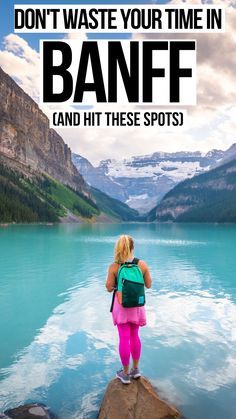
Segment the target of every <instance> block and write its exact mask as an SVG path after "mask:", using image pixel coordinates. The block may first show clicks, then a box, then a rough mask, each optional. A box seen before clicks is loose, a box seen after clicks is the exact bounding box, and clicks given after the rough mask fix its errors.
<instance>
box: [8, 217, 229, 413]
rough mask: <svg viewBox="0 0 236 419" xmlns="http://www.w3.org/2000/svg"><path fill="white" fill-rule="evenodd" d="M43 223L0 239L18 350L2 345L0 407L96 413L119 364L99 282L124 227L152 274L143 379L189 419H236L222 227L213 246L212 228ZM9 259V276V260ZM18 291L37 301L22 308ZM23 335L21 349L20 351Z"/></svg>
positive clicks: (143, 334) (10, 328) (225, 245)
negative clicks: (31, 405)
mask: <svg viewBox="0 0 236 419" xmlns="http://www.w3.org/2000/svg"><path fill="white" fill-rule="evenodd" d="M42 228H43V227H35V228H28V230H27V232H26V230H25V229H26V227H22V228H20V227H18V228H15V229H14V228H12V229H9V231H8V232H5V231H4V235H3V236H2V237H1V236H0V240H2V241H0V244H2V249H3V252H2V253H1V255H2V259H1V260H0V261H1V265H0V266H1V268H0V269H1V270H2V272H4V273H6V274H7V281H6V280H4V278H2V279H1V280H0V281H1V282H0V287H1V291H2V293H3V294H4V295H3V296H2V299H3V300H4V312H1V315H4V318H5V322H3V328H2V330H3V334H2V339H3V340H6V339H7V338H8V337H10V339H13V338H12V337H11V333H12V331H14V334H15V340H14V342H15V346H14V345H13V344H12V345H11V346H8V347H6V346H5V352H8V353H5V354H4V355H5V357H3V358H4V359H5V364H4V365H3V364H2V363H1V365H0V367H1V366H2V368H1V370H0V373H1V375H0V378H1V381H0V409H1V410H5V409H6V408H9V407H13V406H16V405H18V404H20V403H23V402H26V401H38V402H43V403H45V404H47V405H48V406H49V407H51V408H52V410H54V411H55V412H56V413H58V414H59V415H60V417H61V418H62V419H75V418H76V419H78V418H95V417H96V415H97V412H98V409H99V405H100V403H101V399H102V396H103V394H104V390H105V388H106V385H107V383H108V381H109V380H110V379H111V378H112V377H113V376H114V372H115V371H116V369H117V368H118V367H119V359H118V355H117V344H118V338H117V334H116V329H115V328H114V327H113V325H112V322H111V318H110V313H109V307H110V298H111V295H110V294H108V293H106V292H105V291H104V281H105V276H106V270H107V265H108V264H109V263H110V262H111V261H112V253H113V243H114V242H115V240H116V239H117V236H118V235H119V234H122V233H123V232H124V231H126V230H128V231H127V232H128V233H129V234H132V235H133V236H134V238H135V243H136V248H137V252H136V254H137V255H138V256H139V255H141V254H142V255H144V256H143V258H144V259H146V260H147V261H148V263H149V265H150V268H151V271H152V276H153V287H152V289H151V290H148V291H147V301H148V304H147V316H148V326H147V327H145V328H142V330H141V338H142V343H143V352H142V369H143V372H144V374H145V375H146V376H148V377H149V378H150V379H151V381H152V382H153V383H154V385H155V386H156V387H157V389H158V391H159V392H160V394H161V395H162V396H163V397H164V398H167V399H168V400H170V401H171V402H173V403H175V404H176V405H177V406H178V407H179V408H180V409H181V410H182V412H183V413H184V415H185V416H186V418H187V419H206V418H207V419H209V418H212V419H226V418H227V419H235V401H234V400H235V390H236V345H235V343H236V329H235V325H236V306H235V283H234V278H235V273H236V268H235V264H234V251H233V249H234V247H233V245H234V244H235V237H236V235H234V234H233V235H232V230H229V229H227V227H225V233H223V231H222V229H220V240H219V234H218V233H217V231H216V230H215V227H212V226H208V230H206V229H205V228H204V229H199V228H198V229H197V228H196V229H194V227H189V226H182V227H178V229H177V232H176V230H175V229H174V230H173V228H174V227H173V228H172V227H170V226H166V228H164V227H163V228H162V229H161V231H157V230H156V227H155V226H153V227H150V226H148V225H147V226H145V225H143V226H142V229H140V226H138V228H137V229H136V227H135V225H133V226H132V225H127V226H124V225H122V226H115V227H114V226H110V227H109V226H104V231H103V229H102V228H101V226H99V227H98V231H96V228H95V229H94V227H91V231H90V234H89V231H88V228H87V229H86V230H85V231H84V229H83V228H82V227H80V228H79V227H74V228H72V227H68V229H67V228H66V227H65V228H64V229H63V228H61V227H60V228H58V227H53V228H51V229H45V228H44V231H43V232H42ZM21 229H22V230H21ZM40 229H41V230H40ZM48 230H49V233H48ZM114 230H115V231H114ZM137 230H138V231H137ZM39 233H40V234H39ZM157 233H158V234H157ZM177 233H178V234H177ZM234 233H235V230H234ZM102 234H104V237H102ZM145 236H146V237H147V236H148V237H147V238H145ZM157 236H158V238H157ZM183 236H185V237H183ZM38 237H39V240H38V239H37V238H38ZM190 237H191V238H192V239H190ZM229 237H230V242H229ZM23 238H24V239H23ZM30 243H31V246H30ZM19 244H21V246H20V247H19ZM43 244H44V246H43ZM30 249H32V250H30ZM13 251H15V255H13V254H12V253H13ZM4 252H5V255H4ZM26 252H27V257H26ZM224 252H227V254H226V253H225V258H226V259H227V264H226V263H225V261H224V260H222V257H224ZM219 254H221V259H220V258H219V257H218V258H217V256H218V255H219ZM7 255H10V256H11V259H10V258H9V256H7ZM30 256H31V257H30ZM17 258H19V260H17ZM22 258H23V259H22ZM14 259H15V260H16V265H15V266H17V269H15V270H14V264H12V263H10V260H14ZM23 261H24V262H25V261H27V263H23ZM19 266H22V269H21V270H19ZM8 267H9V270H8ZM223 273H224V275H222V274H223ZM11 281H12V282H11ZM16 286H17V287H19V289H20V291H21V293H22V294H27V297H28V301H29V300H30V301H31V300H32V306H30V307H27V309H28V311H27V310H24V306H22V304H21V303H22V298H23V297H20V296H19V294H18V291H17V290H16ZM15 290H16V291H15ZM14 292H16V293H17V296H18V300H16V301H13V298H12V297H13V295H14ZM35 294H36V296H35ZM0 301H1V300H0ZM13 302H14V308H13V306H12V304H13ZM29 309H30V312H29ZM12 310H13V311H14V313H13V314H15V316H16V314H17V313H18V316H19V319H21V320H22V322H25V323H26V324H27V327H28V335H27V336H23V333H24V328H21V333H18V329H17V321H18V320H19V319H18V320H17V319H16V317H15V316H14V315H12V313H11V311H12ZM29 316H32V318H34V324H33V325H31V323H30V322H29V320H28V319H27V317H29ZM26 332H27V331H25V333H26ZM24 339H25V340H27V339H28V344H26V345H24V346H21V342H22V341H23V340H24Z"/></svg>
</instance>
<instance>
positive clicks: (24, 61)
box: [0, 0, 236, 164]
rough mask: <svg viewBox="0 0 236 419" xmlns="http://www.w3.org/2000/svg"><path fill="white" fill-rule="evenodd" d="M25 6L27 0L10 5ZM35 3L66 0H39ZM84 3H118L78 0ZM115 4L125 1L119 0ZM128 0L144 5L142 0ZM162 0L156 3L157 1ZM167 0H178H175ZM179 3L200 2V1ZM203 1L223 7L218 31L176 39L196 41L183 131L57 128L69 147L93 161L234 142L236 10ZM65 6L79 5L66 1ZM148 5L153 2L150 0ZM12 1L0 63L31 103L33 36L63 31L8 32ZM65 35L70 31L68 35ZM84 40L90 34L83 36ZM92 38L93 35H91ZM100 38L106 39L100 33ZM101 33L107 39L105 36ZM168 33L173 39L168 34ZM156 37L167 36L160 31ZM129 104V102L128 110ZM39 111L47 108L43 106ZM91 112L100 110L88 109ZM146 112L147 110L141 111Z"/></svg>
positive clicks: (35, 83) (1, 30)
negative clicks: (192, 102)
mask: <svg viewBox="0 0 236 419" xmlns="http://www.w3.org/2000/svg"><path fill="white" fill-rule="evenodd" d="M22 3H23V4H31V3H33V2H31V1H29V0H27V1H26V0H25V1H22V2H21V1H16V2H15V4H22ZM35 3H37V4H39V3H43V4H46V3H48V4H58V3H62V4H63V3H64V4H66V3H67V2H63V1H62V0H61V1H56V0H50V1H48V2H45V1H43V0H40V1H37V2H35ZM81 3H83V4H85V3H98V4H99V3H108V4H118V3H119V2H104V1H102V2H99V1H92V0H91V1H90V2H89V1H83V2H81ZM120 3H126V1H121V2H120ZM127 3H129V4H131V3H133V4H138V3H140V4H144V3H145V2H144V1H140V2H137V1H135V2H132V1H127ZM147 3H148V2H147ZM160 3H165V2H164V1H162V2H160V1H157V4H160ZM170 3H176V4H180V3H181V0H176V1H174V0H173V1H172V2H170ZM184 3H192V4H201V1H199V0H194V1H191V0H190V1H186V2H184ZM203 3H206V2H205V1H203ZM207 3H215V4H222V5H225V7H226V31H225V33H224V34H222V33H219V34H185V35H181V36H179V37H181V38H191V39H193V38H194V39H196V40H197V105H196V106H194V107H189V108H188V109H187V110H188V117H187V123H186V125H185V126H184V128H183V129H176V130H173V129H172V131H167V130H166V131H165V130H164V129H163V128H162V129H160V128H159V129H158V128H157V127H155V128H147V127H135V128H131V127H117V128H116V127H111V128H110V127H105V128H100V127H96V128H87V127H85V128H72V129H58V130H57V131H58V132H59V134H61V135H62V137H63V139H64V141H65V142H66V143H67V144H68V145H69V146H70V148H71V149H72V151H74V152H76V153H78V154H81V155H83V156H85V157H87V158H88V159H89V160H90V161H91V162H93V163H94V164H96V163H98V161H99V160H101V159H106V158H117V157H128V156H132V155H141V154H149V153H152V152H155V151H173V152H174V151H179V150H201V151H208V150H210V149H212V148H217V149H223V150H225V149H227V148H228V147H229V146H230V145H231V144H232V143H234V142H236V139H235V132H236V77H235V68H236V25H235V22H236V9H235V6H234V2H231V1H228V0H226V1H220V0H218V1H217V0H215V1H213V2H211V1H207ZM70 4H79V1H75V0H71V1H70ZM152 4H153V1H152ZM13 5H14V2H13V0H6V1H4V2H1V3H0V16H1V17H0V19H1V25H0V66H1V67H2V68H3V70H4V71H6V72H7V73H8V74H9V75H10V76H11V77H13V78H14V79H15V80H16V81H17V83H18V84H19V85H20V86H21V87H22V88H23V89H24V90H25V91H26V92H27V93H28V94H29V95H30V96H32V97H33V98H34V99H35V100H36V101H38V100H39V40H40V39H46V38H50V39H52V38H54V37H55V38H60V39H63V38H64V37H65V36H68V35H65V34H56V35H52V34H14V27H13V25H14V20H13ZM69 36H70V35H69ZM88 37H89V38H91V37H92V35H90V36H88ZM93 37H94V38H95V35H93ZM103 37H106V35H104V36H103ZM107 37H109V38H110V35H108V36H107ZM117 37H118V38H127V37H128V38H133V39H142V38H151V39H153V38H155V37H156V38H159V37H160V35H157V36H155V35H153V34H147V33H146V34H145V35H144V34H139V35H135V34H129V35H124V34H123V35H122V34H117ZM169 37H171V38H173V37H175V38H177V37H178V35H173V34H171V35H170V36H169ZM162 38H168V36H167V35H165V34H164V35H162ZM133 109H134V108H133V107H132V106H130V109H129V110H133ZM43 110H44V111H45V112H47V111H48V109H47V108H43ZM94 110H95V111H97V110H101V109H100V108H98V107H97V108H94ZM147 110H148V109H147Z"/></svg>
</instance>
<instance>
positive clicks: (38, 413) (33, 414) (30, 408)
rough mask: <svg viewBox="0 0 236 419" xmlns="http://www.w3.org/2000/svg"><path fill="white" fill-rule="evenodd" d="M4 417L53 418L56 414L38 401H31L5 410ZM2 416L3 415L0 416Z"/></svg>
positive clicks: (21, 418)
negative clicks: (52, 413)
mask: <svg viewBox="0 0 236 419" xmlns="http://www.w3.org/2000/svg"><path fill="white" fill-rule="evenodd" d="M4 414H5V415H7V416H3V418H9V419H10V418H11V419H52V418H55V416H54V415H53V416H52V415H51V414H50V413H49V410H48V409H47V408H46V407H45V406H43V405H41V404H38V403H30V404H26V405H23V406H19V407H16V408H14V409H9V410H6V412H4ZM0 418H1V416H0Z"/></svg>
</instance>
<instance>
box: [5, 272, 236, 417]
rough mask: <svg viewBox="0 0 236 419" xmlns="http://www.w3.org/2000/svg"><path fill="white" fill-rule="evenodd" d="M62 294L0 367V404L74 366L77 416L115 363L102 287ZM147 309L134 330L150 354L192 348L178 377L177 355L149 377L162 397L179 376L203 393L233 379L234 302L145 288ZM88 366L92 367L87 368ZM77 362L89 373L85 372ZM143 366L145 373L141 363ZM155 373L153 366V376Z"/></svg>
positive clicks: (90, 406) (31, 393)
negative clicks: (79, 382)
mask: <svg viewBox="0 0 236 419" xmlns="http://www.w3.org/2000/svg"><path fill="white" fill-rule="evenodd" d="M63 296H64V298H65V297H66V301H64V302H63V303H62V304H59V305H58V307H57V308H56V309H55V310H54V312H53V314H52V316H50V317H49V319H48V321H47V323H46V324H45V326H44V327H43V328H42V329H41V330H40V331H39V333H38V335H37V336H36V337H35V339H34V341H33V342H32V343H31V344H30V345H29V346H28V347H27V348H25V349H24V351H23V352H22V353H21V354H20V355H19V357H18V360H17V361H16V362H15V363H14V364H12V365H11V366H10V367H9V368H6V369H3V370H2V371H1V373H2V374H3V375H4V376H5V378H3V380H2V382H1V396H0V403H1V408H2V409H6V408H7V407H10V406H12V405H16V404H19V403H21V402H23V401H25V400H27V399H32V398H34V397H35V395H37V396H39V394H40V392H38V390H39V389H44V390H43V391H44V392H45V391H47V389H49V388H50V387H51V386H53V384H54V383H56V382H58V381H59V380H60V376H61V375H62V374H65V370H66V369H68V370H71V371H72V370H73V371H75V373H77V378H79V377H80V375H82V377H83V378H84V375H86V374H87V383H86V395H84V394H83V392H79V393H78V394H77V395H76V397H77V403H78V405H79V406H80V414H81V415H82V414H84V415H85V413H86V414H88V413H89V412H90V413H91V412H93V411H95V410H96V409H97V408H98V402H99V400H100V399H99V397H100V398H101V394H102V391H103V390H104V388H105V385H106V383H107V381H108V380H109V379H110V378H111V377H112V375H113V371H114V364H115V363H117V362H118V356H117V351H116V347H117V336H116V331H115V329H114V328H113V325H112V324H111V319H110V314H109V312H108V307H109V298H108V296H107V295H105V296H104V289H103V287H101V285H100V284H99V282H98V281H97V280H96V279H94V280H93V286H92V287H91V286H89V287H85V288H81V286H79V287H73V289H70V290H68V292H67V293H66V294H65V293H64V294H63ZM147 314H148V327H146V328H143V329H142V332H141V334H142V338H143V342H144V343H145V346H146V349H147V353H149V352H150V351H151V357H152V359H154V357H156V356H157V357H158V352H162V351H163V348H164V347H165V348H166V349H165V351H166V353H168V350H171V351H172V353H173V350H174V348H177V347H179V348H180V349H181V348H182V350H183V348H184V347H186V344H187V345H189V346H192V350H191V351H190V353H191V354H192V353H193V352H194V355H191V356H190V359H188V357H186V362H185V364H184V365H185V367H184V375H182V373H181V375H180V372H181V370H182V369H183V363H179V364H178V354H177V355H176V354H175V368H174V369H173V370H172V367H171V365H170V369H169V371H168V373H167V375H168V376H169V379H168V380H166V379H162V377H160V378H159V379H158V378H157V376H156V377H155V376H153V377H152V378H153V380H154V382H155V383H156V384H157V386H158V388H159V389H161V390H162V392H164V391H165V397H167V398H169V399H170V400H171V401H172V402H176V395H177V394H179V391H178V385H179V383H180V382H181V381H184V382H187V383H188V386H189V387H198V388H201V389H204V390H207V391H213V390H216V389H218V388H220V387H222V386H226V385H229V384H231V383H233V382H234V381H235V378H236V345H235V343H236V333H235V330H234V329H233V324H234V325H235V324H236V307H235V306H234V304H233V303H232V302H231V300H230V299H229V298H227V297H226V296H222V297H220V298H219V297H216V296H215V295H213V294H211V293H209V292H206V291H197V292H196V293H193V294H189V293H187V292H186V293H183V292H182V293H181V292H167V293H165V294H161V295H158V294H157V293H155V292H149V295H148V306H147ZM150 348H151V349H150ZM168 348H169V349H168ZM194 348H195V349H194ZM214 358H215V360H214ZM114 360H115V362H114ZM176 361H177V363H176ZM91 363H92V364H93V365H94V364H95V365H96V367H95V368H94V369H93V368H92V371H91V369H90V367H89V365H90V364H91ZM100 363H102V371H103V373H102V374H101V370H100ZM209 363H211V366H210V365H209ZM85 365H86V368H87V371H89V373H90V372H91V375H89V373H88V372H87V373H85V370H84V367H85ZM159 367H160V366H158V368H159ZM143 368H144V371H145V364H144V365H143ZM147 369H148V368H147ZM154 371H155V368H154ZM160 373H161V370H160V369H159V371H158V373H157V375H162V374H160ZM151 375H153V374H151ZM177 377H178V380H177ZM80 378H81V377H80ZM94 380H95V381H96V382H97V384H98V383H100V386H98V388H99V387H100V388H99V390H98V389H93V385H92V382H94ZM170 383H171V387H170ZM81 387H82V386H81ZM91 389H92V392H91ZM178 397H180V395H179V396H178ZM181 397H182V396H181ZM95 401H96V402H95ZM178 403H181V404H182V403H183V400H180V399H179V400H178ZM61 408H62V406H61ZM77 414H78V412H77ZM71 415H72V416H70V417H71V418H72V417H79V416H73V415H74V414H73V412H71ZM62 417H63V412H62ZM64 417H66V416H64ZM81 417H85V416H81Z"/></svg>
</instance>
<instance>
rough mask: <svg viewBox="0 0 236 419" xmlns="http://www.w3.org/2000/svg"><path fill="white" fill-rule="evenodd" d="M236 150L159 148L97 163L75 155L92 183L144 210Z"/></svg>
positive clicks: (75, 160) (139, 209)
mask: <svg viewBox="0 0 236 419" xmlns="http://www.w3.org/2000/svg"><path fill="white" fill-rule="evenodd" d="M235 154H236V145H235V144H234V145H233V146H231V147H230V149H228V150H227V151H225V152H224V151H221V150H211V151H209V152H208V153H201V152H200V151H196V152H187V151H181V152H177V153H164V152H157V153H153V154H150V155H144V156H134V157H130V158H126V159H121V160H116V159H108V160H102V161H101V162H100V164H99V165H98V166H97V167H94V166H93V165H92V164H91V163H90V162H89V161H88V160H87V159H85V158H83V157H81V156H79V155H76V154H74V155H73V156H72V159H73V162H74V164H75V165H76V167H77V168H78V170H79V172H80V173H81V174H82V175H83V176H84V178H85V180H86V181H87V182H88V183H89V184H91V185H92V186H94V187H96V188H98V189H100V190H102V191H103V192H105V193H107V194H108V195H110V196H112V197H114V198H117V199H119V200H121V201H123V202H126V203H127V204H128V205H129V206H130V207H132V208H135V209H137V210H138V211H139V212H140V213H144V212H146V211H149V210H150V209H151V208H153V207H154V206H155V205H156V204H157V203H158V202H159V201H160V200H161V198H162V197H163V196H164V195H165V194H166V193H167V192H168V191H169V190H170V189H172V188H173V187H174V186H175V185H176V184H177V183H179V182H181V181H182V180H184V179H187V178H191V177H193V176H195V175H198V174H200V173H202V172H205V171H208V170H210V169H212V168H213V167H215V166H217V165H218V164H220V163H222V162H223V161H224V160H225V159H226V160H228V159H230V158H231V156H233V155H235Z"/></svg>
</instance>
